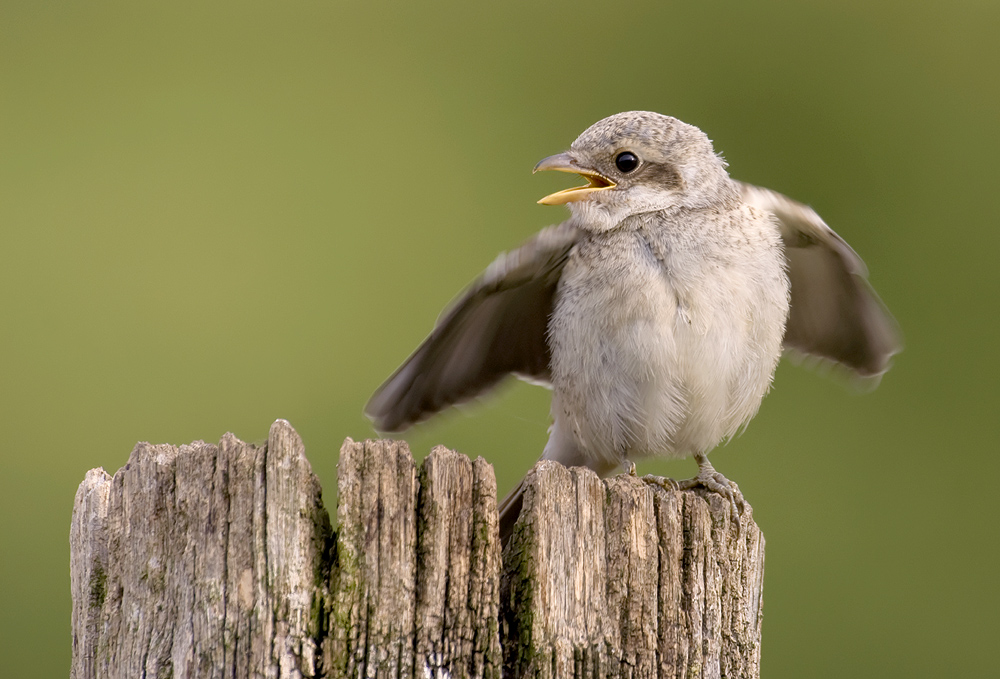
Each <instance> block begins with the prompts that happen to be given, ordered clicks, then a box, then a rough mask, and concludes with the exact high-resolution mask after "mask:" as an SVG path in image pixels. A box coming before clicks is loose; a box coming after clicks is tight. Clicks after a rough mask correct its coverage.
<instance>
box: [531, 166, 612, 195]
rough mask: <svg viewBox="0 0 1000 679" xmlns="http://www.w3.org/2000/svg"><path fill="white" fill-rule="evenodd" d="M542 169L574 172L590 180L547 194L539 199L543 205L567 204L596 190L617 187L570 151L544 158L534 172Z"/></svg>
mask: <svg viewBox="0 0 1000 679" xmlns="http://www.w3.org/2000/svg"><path fill="white" fill-rule="evenodd" d="M542 170H556V171H557V172H572V173H573V174H578V175H580V176H581V177H583V178H584V179H586V180H587V182H588V183H587V185H586V186H576V187H574V188H572V189H566V190H564V191H558V192H556V193H553V194H551V195H548V196H545V197H544V198H542V199H541V200H540V201H538V202H539V203H540V204H542V205H565V204H566V203H572V202H574V201H577V200H583V199H584V198H586V197H587V196H589V195H590V194H592V193H594V192H595V191H606V190H607V189H613V188H615V183H614V182H613V181H611V180H610V179H608V178H607V177H605V176H604V175H602V174H601V173H599V172H597V171H595V170H591V169H589V168H586V167H582V166H581V165H580V164H579V161H577V159H576V158H574V157H573V156H571V155H570V154H569V153H560V154H558V155H555V156H549V157H548V158H544V159H542V160H541V161H540V162H539V163H538V165H535V169H534V170H532V172H540V171H542Z"/></svg>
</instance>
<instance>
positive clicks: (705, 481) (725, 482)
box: [677, 455, 747, 519]
mask: <svg viewBox="0 0 1000 679" xmlns="http://www.w3.org/2000/svg"><path fill="white" fill-rule="evenodd" d="M695 459H696V460H697V461H698V475H697V476H695V477H694V478H693V479H687V480H685V481H681V482H680V483H679V484H677V485H678V489H679V490H690V489H692V488H697V487H698V486H701V487H702V488H706V489H708V490H710V491H712V492H713V493H718V494H719V495H721V496H722V497H724V498H726V499H727V500H729V503H730V504H731V505H732V507H733V517H734V518H736V519H738V518H739V516H740V513H741V512H742V511H743V510H745V509H746V504H747V503H746V500H745V499H743V493H741V492H740V487H739V486H737V485H736V483H734V482H733V481H730V480H729V479H727V478H726V477H725V476H723V475H722V474H720V473H719V472H717V471H715V467H713V466H712V463H711V462H709V461H708V458H707V457H705V456H704V455H695Z"/></svg>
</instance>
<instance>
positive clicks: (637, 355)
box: [549, 232, 787, 459]
mask: <svg viewBox="0 0 1000 679" xmlns="http://www.w3.org/2000/svg"><path fill="white" fill-rule="evenodd" d="M658 250H660V251H659V252H658ZM677 250H678V249H677V248H673V249H670V248H663V247H657V246H656V245H651V244H650V242H649V240H648V239H646V238H644V237H643V235H642V234H641V233H638V232H632V233H628V232H626V233H621V234H613V235H611V236H610V237H604V238H601V239H599V240H596V239H595V240H594V241H589V242H585V243H583V244H581V246H580V247H578V248H577V250H576V251H574V252H573V254H572V255H571V257H570V260H569V262H568V263H567V265H566V269H565V271H564V274H563V277H562V280H561V281H560V287H559V291H558V295H557V301H556V305H555V308H554V310H553V315H552V318H551V320H550V325H549V335H550V344H551V348H552V357H553V365H552V368H553V370H552V373H553V389H554V402H553V403H554V405H553V414H554V416H555V417H556V418H557V419H560V420H561V421H562V422H564V423H567V424H569V428H570V429H571V430H572V431H573V434H574V436H575V438H576V441H577V443H578V445H580V447H581V449H583V450H584V451H585V452H587V453H588V454H589V455H591V456H593V457H599V458H603V459H612V458H614V459H620V458H621V457H623V456H627V457H630V458H638V457H643V456H646V455H652V454H660V455H675V456H686V455H690V454H692V453H694V452H702V450H707V449H710V448H711V447H714V446H715V445H716V444H717V443H718V442H719V441H720V440H721V439H722V438H723V437H725V436H727V435H730V434H732V433H733V431H735V429H736V428H738V427H739V425H740V424H742V423H743V422H744V421H745V420H746V419H747V418H748V417H750V416H751V415H752V414H753V412H755V411H756V407H757V405H758V404H759V402H760V398H761V397H762V396H763V393H764V392H765V391H766V388H767V385H768V384H769V382H770V379H771V375H772V373H773V370H774V366H775V363H776V361H777V357H778V355H780V351H781V349H780V343H781V333H782V331H783V326H784V316H783V314H784V313H787V291H786V290H781V289H778V290H776V291H775V295H773V296H774V297H775V299H774V300H773V301H768V300H767V299H766V297H767V295H763V293H762V288H765V287H767V286H761V285H757V284H754V282H753V280H751V279H753V278H759V276H757V275H756V274H745V273H744V272H743V270H742V268H741V267H735V268H733V267H729V266H722V267H721V268H719V265H718V262H714V263H713V258H712V257H711V256H709V257H706V256H705V253H704V252H693V253H684V252H678V251H677ZM778 256H779V257H780V251H779V252H778ZM768 266H769V264H768V262H765V266H764V268H765V269H766V268H768ZM773 268H775V271H776V272H777V273H778V274H780V275H783V274H781V271H780V263H779V262H778V260H777V259H775V260H774V264H773ZM713 269H715V270H714V271H713ZM747 269H748V271H752V267H747ZM778 287H779V288H780V286H778ZM762 295H763V296H762ZM782 300H784V301H782ZM782 303H783V304H784V311H782V310H781V307H782ZM758 307H771V308H773V309H772V311H771V312H770V313H771V315H772V316H774V318H773V319H772V320H767V321H764V322H763V323H761V322H760V321H761V320H762V318H763V317H762V315H761V314H759V313H757V308H758ZM765 315H766V314H765ZM768 326H773V327H772V328H771V330H770V331H768V329H767V327H768ZM765 335H767V336H765Z"/></svg>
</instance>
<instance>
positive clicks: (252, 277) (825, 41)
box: [0, 0, 1000, 677]
mask: <svg viewBox="0 0 1000 679" xmlns="http://www.w3.org/2000/svg"><path fill="white" fill-rule="evenodd" d="M211 5H212V6H210V7H206V6H201V5H195V4H190V5H188V4H183V5H182V4H181V3H176V2H173V3H149V2H131V3H117V4H115V3H87V4H85V5H84V4H81V3H62V2H44V1H39V0H32V1H31V2H15V1H13V0H7V1H6V2H4V3H3V4H2V5H0V225H2V227H0V228H2V234H3V239H2V256H3V266H2V267H0V309H2V315H3V323H2V329H0V356H2V363H0V375H2V378H0V399H2V400H0V404H2V410H0V413H2V415H3V418H4V420H5V421H6V422H7V425H6V427H5V429H6V432H7V433H6V434H5V435H4V436H3V440H4V451H3V458H2V462H3V471H2V474H0V585H2V589H0V657H2V661H3V667H4V670H3V673H4V674H5V675H6V676H39V677H41V676H60V675H63V674H65V673H66V672H67V670H68V665H69V658H70V598H69V577H68V575H69V562H68V559H69V549H68V541H67V535H68V529H69V521H70V512H71V508H72V503H73V496H74V493H75V491H76V487H77V484H78V483H79V482H80V481H81V480H82V478H83V476H84V474H85V472H86V470H87V469H90V468H91V467H97V466H104V467H105V468H106V469H108V470H111V471H113V470H115V469H117V468H119V467H120V466H121V465H123V464H124V463H125V461H126V459H127V457H128V454H129V452H130V450H131V449H132V446H133V445H134V444H135V442H137V441H152V442H171V443H178V444H179V443H185V442H189V441H192V440H195V439H204V440H208V441H217V440H218V439H219V437H220V436H221V435H222V434H223V433H224V432H226V431H232V432H234V433H235V434H236V435H237V436H239V437H241V438H243V439H246V440H261V439H264V438H265V437H266V434H267V429H268V426H269V425H270V423H271V422H272V421H273V420H274V419H275V418H278V417H283V418H287V419H288V420H290V421H291V422H292V424H293V425H294V426H295V427H296V428H297V429H298V431H299V432H300V433H301V434H302V436H303V438H304V439H305V443H306V447H307V450H308V453H309V456H310V459H311V461H312V464H313V466H314V468H315V470H316V472H317V473H318V474H319V476H320V478H321V479H322V481H323V484H324V486H325V488H326V495H327V500H328V502H332V501H333V500H334V488H335V483H336V466H335V465H336V461H337V451H338V448H339V446H340V443H341V442H342V440H343V439H344V437H345V436H352V437H355V438H364V437H368V436H371V435H373V432H372V430H371V428H370V426H369V424H368V423H367V421H366V420H365V419H364V418H363V417H362V415H361V409H362V406H363V405H364V403H365V401H366V400H367V398H368V396H369V395H370V394H371V392H372V391H373V390H374V388H375V387H376V386H378V384H379V383H380V382H381V380H382V379H383V378H385V377H386V376H387V375H388V374H389V372H390V371H391V370H393V369H394V368H395V367H396V365H397V364H398V363H399V362H400V361H401V360H402V359H403V358H404V357H405V356H406V355H407V354H408V352H409V351H410V350H411V349H413V348H414V347H415V346H416V345H417V343H418V342H419V341H420V340H421V339H422V338H423V337H424V335H425V334H426V333H427V332H428V331H429V330H430V328H431V325H432V322H433V320H434V319H435V318H436V316H437V314H438V313H439V312H440V311H441V309H442V307H444V306H445V304H446V303H447V302H448V301H449V300H450V299H451V298H452V297H453V296H454V295H455V294H456V293H457V292H458V291H459V290H460V289H461V288H462V287H463V286H464V285H465V284H466V283H467V282H468V281H470V280H471V279H472V278H473V277H474V276H475V275H476V274H477V273H478V272H479V271H480V270H482V269H483V267H484V266H485V265H486V264H488V263H489V262H490V261H491V260H492V258H493V257H494V256H495V255H496V253H497V252H499V251H501V250H504V249H508V248H511V247H513V246H515V245H517V244H518V243H520V242H521V241H522V240H524V239H525V238H527V237H528V236H530V235H531V234H532V233H533V232H535V231H536V230H537V229H539V228H541V227H543V226H545V225H547V224H550V223H554V222H557V221H560V220H562V219H563V218H564V215H565V211H564V210H563V209H562V208H552V207H543V206H539V205H536V204H535V201H536V200H537V199H538V198H540V197H541V196H543V195H545V194H547V193H549V192H551V191H553V190H556V189H559V188H565V187H567V186H569V185H570V183H569V182H568V181H567V178H566V177H564V176H559V175H555V176H547V175H539V176H534V177H533V176H532V175H531V172H530V170H531V167H532V166H533V165H534V163H535V162H536V161H537V160H539V159H540V158H542V157H543V156H546V155H549V154H551V153H555V152H558V151H560V150H562V149H564V148H565V147H566V146H567V145H568V144H569V143H570V142H571V141H572V140H573V139H574V138H575V137H576V135H577V134H578V133H579V132H581V131H582V130H583V129H584V128H585V127H587V126H588V125H590V124H591V123H593V122H594V121H596V120H598V119H599V118H602V117H604V116H606V115H609V114H612V113H615V112H618V111H622V110H627V109H651V110H655V111H660V112H663V113H669V114H672V115H675V116H677V117H679V118H681V119H682V120H685V121H687V122H690V123H693V124H695V125H698V126H699V127H701V128H702V129H703V130H705V131H706V132H707V133H708V134H709V136H710V137H711V138H712V139H713V140H715V143H716V147H717V149H719V150H721V151H722V152H723V153H725V155H726V157H727V159H728V160H729V162H730V170H731V172H732V173H733V175H734V176H736V177H738V178H740V179H744V180H747V181H751V182H756V183H759V184H763V185H766V186H769V187H772V188H775V189H777V190H780V191H783V192H785V193H787V194H789V195H791V196H794V197H796V198H798V199H800V200H803V201H805V202H808V203H810V204H812V205H813V206H814V207H815V208H816V209H817V210H818V211H819V212H820V213H821V214H822V215H823V216H824V217H825V218H826V219H827V221H828V222H829V223H830V224H831V225H832V226H833V227H834V228H835V229H836V230H838V231H839V232H840V233H841V234H842V235H843V236H844V237H845V238H846V239H847V240H848V241H849V242H850V243H851V244H852V245H853V246H854V247H855V248H856V249H857V250H858V252H859V253H861V255H862V256H863V257H864V258H865V259H866V260H867V262H868V264H869V266H870V268H871V272H872V276H871V278H872V281H873V283H874V285H875V286H876V288H877V289H878V290H879V292H880V293H881V294H882V296H883V298H884V299H885V301H886V302H887V304H888V305H889V307H890V308H891V309H892V310H893V312H894V313H895V314H896V316H897V318H898V320H899V322H900V324H901V326H902V328H903V330H904V333H905V337H906V343H907V347H906V350H905V351H904V352H903V353H902V354H901V355H900V356H898V357H897V361H896V365H895V367H894V369H893V370H892V371H891V372H890V373H889V374H888V375H887V376H886V378H885V379H884V380H883V383H882V385H881V387H880V388H879V389H878V390H877V391H875V392H873V393H870V394H857V393H854V392H852V391H851V390H850V389H845V388H844V386H843V385H842V384H840V383H838V382H837V381H836V380H830V379H824V378H823V377H822V376H818V375H817V374H815V372H812V371H809V370H805V369H802V368H798V367H795V366H793V365H790V364H783V365H782V367H781V368H780V369H779V370H778V375H777V379H776V381H775V387H774V390H773V391H772V393H771V395H770V396H769V397H768V398H767V399H765V402H764V405H763V408H762V409H761V412H760V414H759V416H758V417H757V418H756V420H755V421H754V422H753V424H752V425H751V426H750V428H749V430H748V431H747V432H746V433H745V434H744V435H743V436H742V437H740V438H739V439H737V440H736V441H734V442H732V443H731V444H729V445H728V446H726V447H724V448H722V449H720V450H717V451H716V452H715V453H714V455H713V456H712V459H713V461H714V462H715V463H716V465H717V466H718V468H719V469H720V470H722V471H723V472H724V473H725V474H727V475H728V476H729V477H730V478H733V479H735V480H738V482H739V484H740V486H741V488H742V489H743V490H744V492H745V493H746V496H747V498H748V499H749V500H750V502H752V504H753V506H754V511H755V516H756V519H757V521H758V522H759V524H760V525H761V527H762V528H763V530H764V533H765V534H766V536H767V579H766V587H765V602H766V607H765V613H766V615H765V623H764V647H763V671H764V676H766V677H801V676H811V677H884V676H906V677H940V676H956V673H958V674H961V675H963V676H986V675H988V674H990V672H991V671H992V670H993V669H994V667H995V658H994V653H993V650H992V647H993V646H994V645H995V636H996V634H997V632H998V627H1000V625H998V614H997V611H998V603H1000V597H998V586H997V570H998V566H997V559H998V556H1000V549H998V544H997V543H998V540H997V535H998V533H997V528H996V519H997V518H998V512H997V508H996V500H995V495H996V490H995V483H996V479H997V474H998V472H1000V468H998V467H1000V464H998V458H1000V456H998V455H997V447H998V446H997V443H996V435H995V433H994V432H993V428H994V426H995V424H996V421H997V414H998V410H1000V407H998V406H1000V391H998V389H997V377H998V374H1000V365H998V363H1000V361H998V358H997V351H996V348H997V327H998V324H997V320H996V316H997V313H998V300H1000V295H998V292H1000V290H998V288H1000V285H998V275H997V271H996V259H997V253H998V248H1000V237H998V235H997V222H998V219H997V217H998V214H997V213H998V202H997V198H996V195H997V194H996V192H997V172H996V170H995V167H996V157H997V154H998V152H1000V135H998V132H997V120H998V115H1000V68H998V64H1000V52H998V50H997V34H998V30H1000V4H998V3H997V2H995V0H982V1H980V2H975V1H967V2H961V1H956V2H949V3H943V2H941V3H927V2H913V1H912V0H911V1H906V2H904V1H902V0H893V1H891V2H882V3H872V2H867V1H866V2H859V1H847V2H845V0H829V1H820V2H808V3H803V2H779V1H776V0H773V1H768V2H754V3H717V2H711V3H710V2H698V3H696V2H690V3H677V2H662V1H660V2H649V3H645V4H631V3H628V4H626V3H608V2H584V1H583V0H578V1H576V2H571V3H547V4H545V5H544V6H543V5H542V4H540V3H538V2H513V1H509V2H503V3H490V4H488V5H487V4H486V3H468V2H457V1H456V2H450V3H441V4H438V3H433V4H430V3H425V4H421V5H420V6H407V7H405V8H404V7H401V6H398V5H394V4H382V3H367V4H364V5H362V4H361V3H350V4H347V3H336V2H290V3H281V4H280V6H278V5H277V3H275V4H274V5H273V6H272V5H271V4H269V3H268V4H265V3H238V4H230V5H225V6H224V5H221V4H218V3H211ZM547 426H548V394H547V392H545V391H544V390H541V389H538V388H535V387H529V386H527V385H510V386H509V387H508V388H507V389H505V390H503V392H502V393H501V394H500V395H499V396H498V397H496V398H493V399H490V400H488V401H487V402H486V403H484V404H481V405H475V406H471V407H467V408H463V409H462V410H461V411H457V412H453V413H450V414H449V415H447V416H443V417H440V418H439V419H437V420H434V421H433V422H432V423H429V424H427V425H424V426H423V427H422V428H420V429H418V430H417V431H414V432H411V435H410V436H408V439H409V440H410V442H411V443H412V445H413V447H414V450H415V451H416V452H418V453H419V454H420V455H423V454H424V453H425V452H426V451H428V450H429V449H430V447H431V446H432V445H433V444H436V443H444V444H446V445H448V446H450V447H453V448H457V449H458V450H460V451H462V452H465V453H467V454H470V455H473V456H476V455H482V456H484V457H486V458H487V459H489V460H490V461H491V462H493V463H494V464H495V465H496V470H497V477H498V481H499V485H500V489H501V492H505V491H506V490H507V489H508V488H510V487H511V486H512V485H513V484H514V483H515V481H516V480H517V479H518V478H519V477H520V476H521V474H522V473H523V472H524V471H525V470H526V469H527V468H528V467H529V466H530V464H531V463H532V462H533V461H534V460H535V458H536V457H537V456H538V454H539V453H540V451H541V448H542V446H543V444H544V442H545V439H546V427H547ZM694 469H695V466H694V463H693V462H692V461H690V460H687V461H683V462H680V463H671V464H666V463H656V462H651V463H647V464H645V465H644V466H640V472H651V473H666V474H672V475H674V476H678V477H686V476H690V475H691V474H692V473H693V472H694Z"/></svg>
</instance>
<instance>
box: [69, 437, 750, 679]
mask: <svg viewBox="0 0 1000 679" xmlns="http://www.w3.org/2000/svg"><path fill="white" fill-rule="evenodd" d="M338 490H339V494H338V509H337V530H336V532H334V531H333V530H332V529H331V526H330V521H329V518H328V515H327V512H326V510H325V509H324V507H323V503H322V497H321V490H320V487H319V483H318V482H317V480H316V477H315V476H314V475H313V474H312V471H311V469H310V467H309V463H308V461H307V460H306V458H305V452H304V449H303V446H302V442H301V440H300V439H299V437H298V435H297V434H296V433H295V431H294V430H293V429H292V428H291V426H290V425H289V424H288V423H287V422H285V421H283V420H279V421H277V422H275V423H274V425H273V426H272V427H271V431H270V435H269V437H268V440H267V443H265V444H262V445H250V444H246V443H243V442H241V441H239V440H238V439H236V438H235V437H233V436H232V435H228V434H227V435H226V436H225V437H223V439H222V441H221V442H220V443H219V445H217V446H216V445H211V444H206V443H203V442H200V441H199V442H196V443H193V444H191V445H186V446H180V447H179V448H178V447H175V446H170V445H156V446H154V445H149V444H145V443H141V444H139V445H137V446H136V448H135V450H134V451H133V452H132V455H131V457H130V458H129V461H128V463H127V464H126V466H125V467H123V468H122V469H120V470H119V471H118V472H117V473H116V474H115V475H114V476H113V477H112V476H109V475H108V474H107V473H105V472H104V470H101V469H96V470H91V471H90V472H89V473H88V474H87V476H86V478H85V479H84V481H83V483H82V484H81V485H80V489H79V490H78V492H77V496H76V502H75V505H74V510H73V520H72V526H71V531H70V546H71V582H72V593H73V662H72V669H71V676H72V677H73V678H74V679H90V678H92V677H102V678H103V677H115V678H117V677H122V678H130V679H131V678H132V677H149V678H153V677H164V678H165V677H392V678H401V677H407V678H411V677H413V678H423V677H431V678H445V677H449V678H454V679H459V678H462V677H468V678H472V677H477V678H478V677H492V678H498V677H500V676H501V675H502V676H505V677H522V676H531V677H636V678H638V677H657V678H660V677H664V678H665V677H685V678H694V677H699V678H701V677H758V676H759V662H760V622H761V617H760V616H761V585H762V573H763V559H764V541H763V537H762V536H761V534H760V531H759V530H758V528H757V526H756V525H755V524H754V523H753V521H752V518H751V516H750V515H749V512H747V513H744V515H743V516H742V517H741V518H740V519H739V520H738V521H734V520H733V518H732V517H731V515H730V508H729V505H727V504H726V503H725V502H723V501H722V500H721V498H717V497H714V496H712V495H711V494H700V493H698V492H692V491H687V492H666V491H663V490H661V489H659V488H654V487H651V486H649V485H647V484H645V483H643V482H642V481H641V480H638V479H634V478H629V477H616V478H613V479H608V480H601V479H598V478H597V476H595V475H594V474H593V473H592V472H590V471H588V470H584V469H566V468H564V467H562V466H560V465H557V464H554V463H539V464H538V465H536V467H535V469H534V470H532V472H531V473H530V474H529V478H528V483H527V490H526V493H525V497H524V507H523V510H522V515H521V519H520V520H519V522H518V524H517V526H516V527H515V531H514V535H513V538H512V540H511V543H510V544H509V545H508V546H507V548H506V550H505V551H504V554H503V559H502V560H501V554H500V544H499V538H498V525H497V502H496V481H495V479H494V476H493V468H492V467H491V466H490V465H489V464H487V463H486V462H485V461H483V460H482V459H477V460H475V461H471V460H469V459H468V458H467V457H465V456H464V455H459V454H458V453H454V452H451V451H449V450H447V449H445V448H443V447H440V446H439V447H437V448H435V449H434V450H433V451H432V452H431V454H430V455H429V456H428V457H427V458H426V460H424V462H423V463H422V464H421V465H419V466H418V465H416V464H415V463H414V461H413V458H412V457H411V455H410V452H409V449H408V447H407V446H406V444H405V443H403V442H396V441H365V442H354V441H351V440H350V439H348V440H347V441H346V442H345V443H344V446H343V448H342V449H341V456H340V461H339V463H338Z"/></svg>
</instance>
